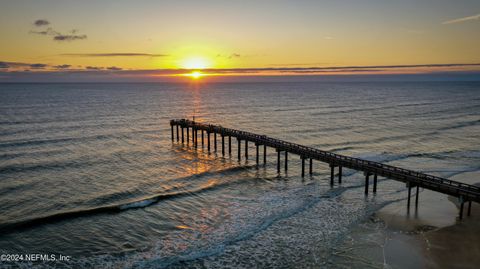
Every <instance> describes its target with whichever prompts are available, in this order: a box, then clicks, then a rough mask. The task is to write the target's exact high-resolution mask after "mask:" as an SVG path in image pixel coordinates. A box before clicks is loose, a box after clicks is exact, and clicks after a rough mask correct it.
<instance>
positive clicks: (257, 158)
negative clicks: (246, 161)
mask: <svg viewBox="0 0 480 269" xmlns="http://www.w3.org/2000/svg"><path fill="white" fill-rule="evenodd" d="M258 147H259V145H258V144H256V143H255V149H256V153H257V154H256V158H255V160H256V164H257V166H258V163H259V156H258V155H259V152H258V151H259V150H258Z"/></svg>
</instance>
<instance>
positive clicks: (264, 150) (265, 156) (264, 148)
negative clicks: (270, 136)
mask: <svg viewBox="0 0 480 269" xmlns="http://www.w3.org/2000/svg"><path fill="white" fill-rule="evenodd" d="M263 164H267V145H263Z"/></svg>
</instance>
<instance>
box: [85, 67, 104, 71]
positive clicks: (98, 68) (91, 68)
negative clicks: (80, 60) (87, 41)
mask: <svg viewBox="0 0 480 269" xmlns="http://www.w3.org/2000/svg"><path fill="white" fill-rule="evenodd" d="M85 69H87V70H102V69H103V67H99V66H87V67H85Z"/></svg>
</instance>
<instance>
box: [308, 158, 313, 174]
mask: <svg viewBox="0 0 480 269" xmlns="http://www.w3.org/2000/svg"><path fill="white" fill-rule="evenodd" d="M308 172H309V174H310V175H313V159H312V158H310V167H309V171H308Z"/></svg>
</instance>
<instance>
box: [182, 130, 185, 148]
mask: <svg viewBox="0 0 480 269" xmlns="http://www.w3.org/2000/svg"><path fill="white" fill-rule="evenodd" d="M183 143H185V137H184V134H183V127H182V144H183Z"/></svg>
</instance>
